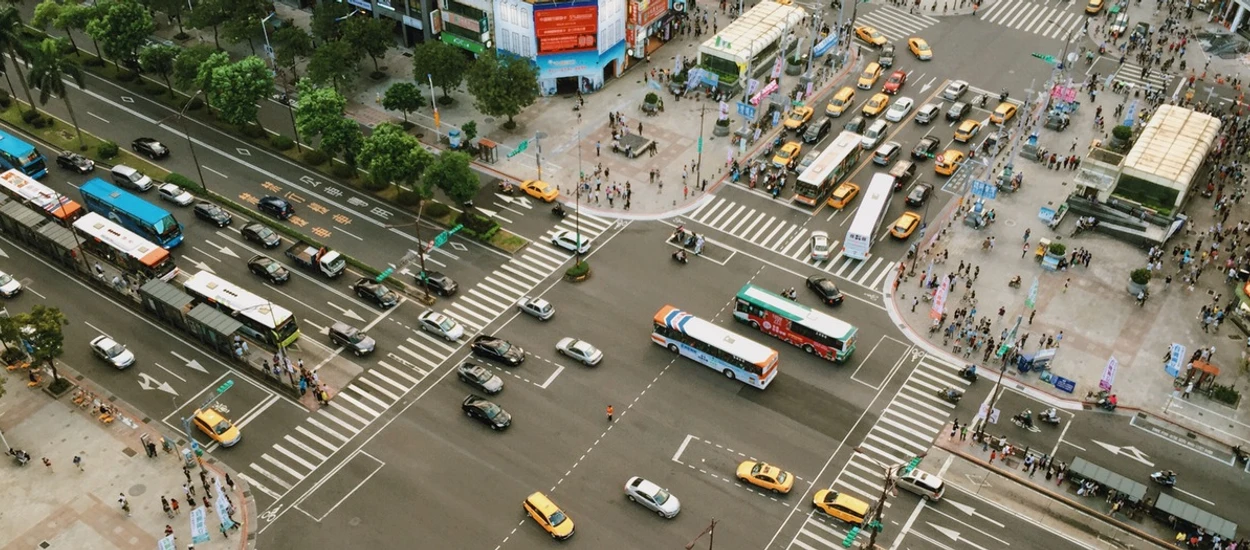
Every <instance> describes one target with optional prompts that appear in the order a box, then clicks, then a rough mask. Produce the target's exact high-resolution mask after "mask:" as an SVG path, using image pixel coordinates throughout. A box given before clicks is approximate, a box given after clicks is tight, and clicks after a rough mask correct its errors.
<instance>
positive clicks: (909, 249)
mask: <svg viewBox="0 0 1250 550" xmlns="http://www.w3.org/2000/svg"><path fill="white" fill-rule="evenodd" d="M914 257H916V243H912V244H911V246H909V247H907V259H908V260H910V259H912V258H914Z"/></svg>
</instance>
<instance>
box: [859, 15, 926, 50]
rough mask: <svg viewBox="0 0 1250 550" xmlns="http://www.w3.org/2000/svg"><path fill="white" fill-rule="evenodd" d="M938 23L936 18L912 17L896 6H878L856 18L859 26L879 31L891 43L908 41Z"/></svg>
mask: <svg viewBox="0 0 1250 550" xmlns="http://www.w3.org/2000/svg"><path fill="white" fill-rule="evenodd" d="M938 23H939V21H938V19H937V18H936V17H929V16H927V15H912V14H910V13H907V12H906V11H904V10H901V9H898V8H896V7H894V6H877V7H876V9H873V10H872V11H869V12H866V13H863V14H860V15H858V16H856V18H855V24H856V25H857V26H859V25H866V26H869V27H872V28H874V29H877V30H878V31H880V32H881V34H884V35H885V37H886V38H887V39H889V40H890V42H898V41H900V40H906V39H908V38H910V37H912V36H915V35H917V34H919V33H920V31H923V30H925V29H927V28H929V27H932V26H934V25H936V24H938ZM903 49H904V50H905V49H906V45H904V48H903ZM899 54H900V55H901V54H902V52H901V51H900V52H899Z"/></svg>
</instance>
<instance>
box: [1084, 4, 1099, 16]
mask: <svg viewBox="0 0 1250 550" xmlns="http://www.w3.org/2000/svg"><path fill="white" fill-rule="evenodd" d="M1101 11H1102V0H1089V3H1088V4H1085V13H1088V14H1090V15H1098V12H1101Z"/></svg>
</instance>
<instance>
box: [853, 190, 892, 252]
mask: <svg viewBox="0 0 1250 550" xmlns="http://www.w3.org/2000/svg"><path fill="white" fill-rule="evenodd" d="M893 187H894V176H891V175H889V174H876V175H874V176H873V177H872V183H869V184H868V191H867V192H865V193H864V198H862V199H860V200H859V210H857V211H856V212H855V219H854V220H853V221H851V228H850V229H848V230H847V231H846V240H845V241H844V243H845V244H844V246H843V248H842V255H843V256H846V257H848V258H854V259H856V260H863V259H865V258H867V257H868V249H870V248H872V238H873V235H874V234H875V233H876V232H877V226H879V225H881V218H883V217H885V210H886V207H888V206H889V205H890V192H891V190H892V189H893Z"/></svg>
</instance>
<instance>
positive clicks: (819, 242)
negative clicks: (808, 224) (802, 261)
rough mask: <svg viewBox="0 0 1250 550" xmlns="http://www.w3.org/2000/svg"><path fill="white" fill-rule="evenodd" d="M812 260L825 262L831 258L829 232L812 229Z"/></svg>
mask: <svg viewBox="0 0 1250 550" xmlns="http://www.w3.org/2000/svg"><path fill="white" fill-rule="evenodd" d="M811 245H812V261H813V262H823V261H825V260H828V259H829V251H830V249H831V248H833V247H831V246H830V245H829V234H828V233H825V232H824V231H812V240H811Z"/></svg>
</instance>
